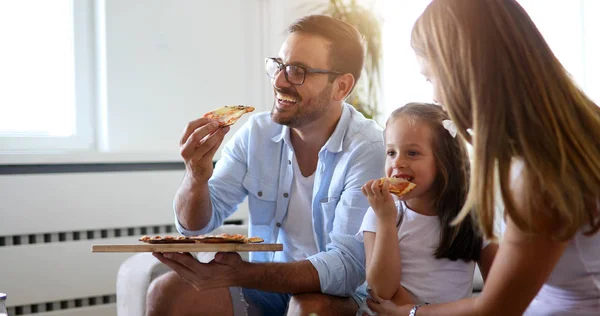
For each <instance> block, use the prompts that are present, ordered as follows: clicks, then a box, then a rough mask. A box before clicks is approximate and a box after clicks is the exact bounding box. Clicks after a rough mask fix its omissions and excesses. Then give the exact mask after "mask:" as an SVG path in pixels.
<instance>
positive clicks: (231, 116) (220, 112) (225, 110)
mask: <svg viewBox="0 0 600 316" xmlns="http://www.w3.org/2000/svg"><path fill="white" fill-rule="evenodd" d="M252 111H254V107H252V106H246V105H225V106H222V107H220V108H218V109H215V110H213V111H210V112H208V113H206V114H204V117H206V118H210V119H215V120H217V121H219V126H220V127H225V126H230V125H233V124H235V122H237V121H238V120H239V119H240V117H242V115H244V114H246V113H250V112H252Z"/></svg>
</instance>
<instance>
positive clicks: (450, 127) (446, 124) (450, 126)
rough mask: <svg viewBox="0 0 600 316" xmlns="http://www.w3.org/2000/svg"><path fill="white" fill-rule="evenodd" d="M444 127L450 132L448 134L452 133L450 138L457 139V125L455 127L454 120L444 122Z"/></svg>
mask: <svg viewBox="0 0 600 316" xmlns="http://www.w3.org/2000/svg"><path fill="white" fill-rule="evenodd" d="M442 125H443V126H444V128H445V129H446V130H447V131H448V133H450V136H452V137H453V138H456V133H457V132H458V131H457V129H456V125H454V122H452V120H443V121H442Z"/></svg>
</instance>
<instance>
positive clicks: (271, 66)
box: [265, 58, 342, 85]
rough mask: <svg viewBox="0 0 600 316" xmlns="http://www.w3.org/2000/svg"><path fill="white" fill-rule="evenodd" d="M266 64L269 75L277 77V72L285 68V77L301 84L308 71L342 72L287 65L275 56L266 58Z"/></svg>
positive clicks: (335, 73)
mask: <svg viewBox="0 0 600 316" xmlns="http://www.w3.org/2000/svg"><path fill="white" fill-rule="evenodd" d="M265 64H266V69H267V76H269V77H270V78H271V79H275V77H276V76H277V74H278V73H279V72H280V71H281V70H283V74H284V75H285V79H286V80H287V81H288V82H289V83H291V84H294V85H301V84H303V83H304V80H305V79H306V74H307V73H315V74H333V75H341V74H342V73H341V72H338V71H333V70H324V69H315V68H306V67H303V66H296V65H286V64H283V63H281V62H279V61H278V60H277V59H275V58H265Z"/></svg>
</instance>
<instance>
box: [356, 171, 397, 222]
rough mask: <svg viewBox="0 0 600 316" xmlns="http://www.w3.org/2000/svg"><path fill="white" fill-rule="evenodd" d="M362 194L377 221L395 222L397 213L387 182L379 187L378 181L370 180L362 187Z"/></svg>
mask: <svg viewBox="0 0 600 316" xmlns="http://www.w3.org/2000/svg"><path fill="white" fill-rule="evenodd" d="M362 192H363V194H364V195H365V196H366V197H367V199H368V200H369V204H371V207H372V208H373V211H374V212H375V215H377V217H378V218H379V220H383V221H385V222H388V221H389V222H394V221H395V220H396V216H397V215H398V211H397V209H396V203H395V202H394V198H393V197H392V194H391V193H390V183H389V182H388V181H387V180H385V181H384V182H383V185H379V179H375V180H370V181H369V182H367V183H365V185H363V187H362Z"/></svg>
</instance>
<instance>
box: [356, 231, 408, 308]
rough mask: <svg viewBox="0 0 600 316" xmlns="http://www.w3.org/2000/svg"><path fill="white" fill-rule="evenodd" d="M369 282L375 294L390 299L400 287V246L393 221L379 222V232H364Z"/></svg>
mask: <svg viewBox="0 0 600 316" xmlns="http://www.w3.org/2000/svg"><path fill="white" fill-rule="evenodd" d="M364 239H365V254H366V264H367V283H368V284H369V288H370V289H371V291H374V292H375V295H376V296H378V297H380V298H382V299H385V300H389V299H391V298H392V297H393V296H394V294H395V293H396V292H397V291H398V288H399V287H400V274H401V263H400V248H399V247H398V231H397V228H396V225H395V224H394V222H393V221H390V222H388V223H380V221H378V222H377V233H374V232H364Z"/></svg>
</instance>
